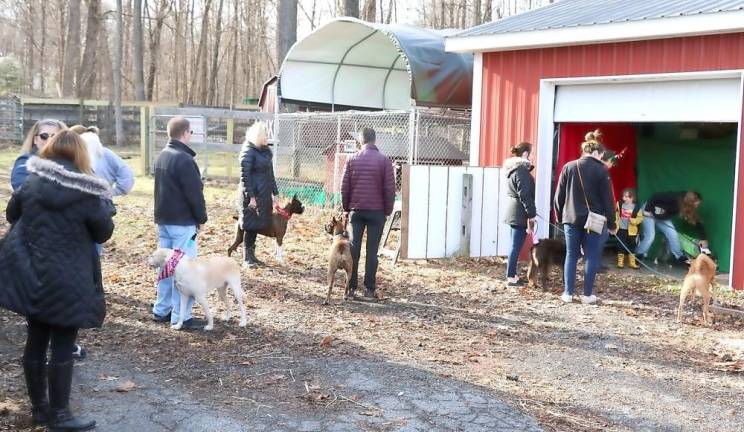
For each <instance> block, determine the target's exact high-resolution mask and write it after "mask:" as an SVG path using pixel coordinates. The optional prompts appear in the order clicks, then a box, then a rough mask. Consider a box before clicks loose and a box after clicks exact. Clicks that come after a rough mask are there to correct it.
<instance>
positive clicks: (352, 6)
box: [343, 0, 359, 18]
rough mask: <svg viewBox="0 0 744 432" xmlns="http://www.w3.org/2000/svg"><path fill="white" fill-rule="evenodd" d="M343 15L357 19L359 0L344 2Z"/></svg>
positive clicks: (345, 0)
mask: <svg viewBox="0 0 744 432" xmlns="http://www.w3.org/2000/svg"><path fill="white" fill-rule="evenodd" d="M343 15H344V16H349V17H354V18H359V0H344V10H343Z"/></svg>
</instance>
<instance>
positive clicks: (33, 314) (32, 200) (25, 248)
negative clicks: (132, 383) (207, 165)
mask: <svg viewBox="0 0 744 432" xmlns="http://www.w3.org/2000/svg"><path fill="white" fill-rule="evenodd" d="M27 168H28V172H29V176H28V179H27V180H26V182H25V183H24V184H23V185H22V186H21V187H20V188H19V189H18V190H17V191H15V192H14V193H13V196H12V197H11V199H10V202H9V203H8V207H7V209H6V216H7V219H8V222H10V223H11V228H10V232H9V233H8V234H7V235H6V236H5V238H4V239H3V240H2V241H1V243H0V281H3V282H2V285H0V307H4V308H6V309H9V310H11V311H13V312H16V313H18V314H20V315H23V316H25V317H26V320H27V322H28V335H27V340H26V347H25V351H24V355H23V368H24V374H25V377H26V385H27V386H28V392H29V397H30V399H31V409H32V419H33V422H34V423H35V424H47V425H48V427H49V430H54V431H56V430H60V431H68V430H88V429H91V428H93V427H94V426H95V422H85V421H81V420H79V419H77V418H75V417H73V416H72V414H71V413H70V410H69V396H70V385H71V382H72V347H73V344H74V342H75V338H76V336H77V332H78V329H80V328H91V327H100V326H101V324H102V323H103V318H104V316H105V315H106V305H105V301H104V294H103V284H102V280H101V264H100V261H99V258H98V253H97V252H96V243H103V242H105V241H106V240H108V239H109V237H111V233H112V232H113V230H114V223H113V220H112V216H113V214H114V213H115V212H114V207H113V204H112V203H111V191H110V189H109V186H108V185H107V184H106V182H105V181H103V180H100V179H99V178H97V177H95V176H94V175H92V171H91V169H90V162H89V160H88V154H87V150H86V148H85V143H84V142H83V140H82V139H81V138H80V137H79V136H78V135H77V134H76V133H74V132H71V131H69V130H62V131H61V132H59V133H58V134H57V135H55V136H54V138H53V139H52V140H51V141H50V142H49V143H48V144H47V145H46V146H44V148H43V149H41V150H40V151H39V156H38V157H36V156H34V157H31V158H30V159H29V161H28V164H27ZM50 342H51V352H52V355H51V360H50V361H49V365H48V366H47V358H46V352H47V348H48V346H49V345H50ZM47 378H48V384H49V397H48V399H47V391H46V390H47V389H46V382H47Z"/></svg>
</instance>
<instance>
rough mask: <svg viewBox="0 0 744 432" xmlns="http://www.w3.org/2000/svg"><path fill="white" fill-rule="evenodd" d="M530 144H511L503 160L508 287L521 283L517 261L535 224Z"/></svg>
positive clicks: (533, 181) (533, 180)
mask: <svg viewBox="0 0 744 432" xmlns="http://www.w3.org/2000/svg"><path fill="white" fill-rule="evenodd" d="M531 151H532V144H530V143H528V142H522V143H519V144H517V145H516V146H514V147H512V149H511V154H512V157H510V158H509V159H507V160H505V161H504V172H505V173H506V184H507V193H506V198H507V199H506V213H505V215H504V219H503V220H502V222H503V223H505V224H508V225H509V226H510V227H511V240H512V245H511V251H510V252H509V261H508V264H507V267H506V279H507V286H521V285H523V284H524V282H523V281H521V280H520V279H519V278H518V277H517V260H518V259H519V252H520V251H521V250H522V245H524V240H525V239H526V238H527V234H528V233H531V232H532V230H533V229H534V227H535V215H536V213H537V211H536V210H535V179H534V178H533V177H532V175H531V174H530V171H532V168H533V167H532V164H531V163H530V161H529V157H530V152H531Z"/></svg>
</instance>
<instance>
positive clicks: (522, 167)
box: [502, 157, 537, 227]
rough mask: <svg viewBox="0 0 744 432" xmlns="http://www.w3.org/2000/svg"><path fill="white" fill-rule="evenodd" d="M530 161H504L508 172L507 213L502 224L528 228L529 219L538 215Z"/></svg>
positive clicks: (515, 159) (513, 158)
mask: <svg viewBox="0 0 744 432" xmlns="http://www.w3.org/2000/svg"><path fill="white" fill-rule="evenodd" d="M530 168H531V165H530V161H528V160H526V159H523V158H521V157H511V158H509V159H507V160H505V161H504V171H505V172H506V184H507V191H506V211H505V212H504V218H503V219H502V222H504V223H505V224H509V225H513V226H518V227H527V219H532V218H534V217H535V215H536V214H537V210H535V179H534V178H532V176H531V175H530Z"/></svg>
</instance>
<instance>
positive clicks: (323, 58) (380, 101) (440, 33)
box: [279, 18, 473, 109]
mask: <svg viewBox="0 0 744 432" xmlns="http://www.w3.org/2000/svg"><path fill="white" fill-rule="evenodd" d="M455 32H456V30H428V29H421V28H417V27H411V26H406V25H397V24H395V25H394V24H373V23H368V22H365V21H361V20H358V19H355V18H340V19H336V20H333V21H331V22H329V23H327V24H325V25H323V26H322V27H319V28H318V29H316V30H315V31H313V32H312V33H311V34H310V35H308V36H307V37H306V38H304V39H302V40H300V41H298V42H297V43H295V44H294V45H293V46H292V49H290V51H289V53H288V54H287V57H286V58H285V60H284V63H283V64H282V68H281V71H280V76H279V92H280V95H281V98H282V99H283V100H284V101H286V102H290V103H291V102H310V103H318V104H328V105H331V106H336V105H340V106H345V107H360V108H371V109H407V108H410V107H411V106H414V105H420V106H430V107H453V108H470V105H471V88H472V77H473V56H472V54H460V53H447V52H445V51H444V37H445V36H447V35H449V34H453V33H455Z"/></svg>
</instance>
